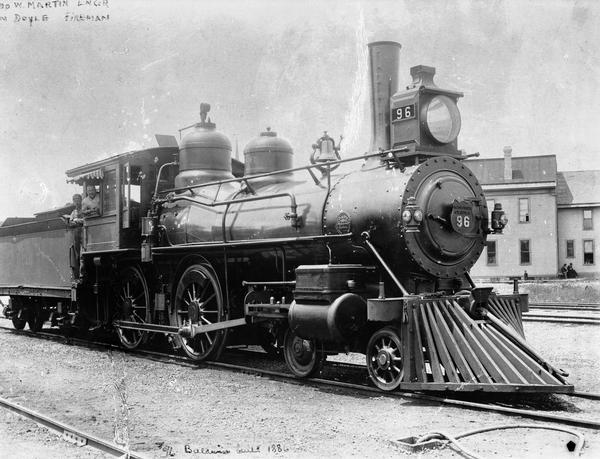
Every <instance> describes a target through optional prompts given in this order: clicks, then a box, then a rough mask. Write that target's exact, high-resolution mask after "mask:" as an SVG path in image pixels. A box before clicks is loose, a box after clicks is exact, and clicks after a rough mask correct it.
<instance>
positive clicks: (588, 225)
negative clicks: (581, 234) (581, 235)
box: [583, 209, 594, 230]
mask: <svg viewBox="0 0 600 459" xmlns="http://www.w3.org/2000/svg"><path fill="white" fill-rule="evenodd" d="M593 228H594V224H593V223H592V209H584V211H583V229H584V230H591V229H593Z"/></svg>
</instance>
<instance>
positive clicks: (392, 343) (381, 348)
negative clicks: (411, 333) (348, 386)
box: [367, 327, 404, 391]
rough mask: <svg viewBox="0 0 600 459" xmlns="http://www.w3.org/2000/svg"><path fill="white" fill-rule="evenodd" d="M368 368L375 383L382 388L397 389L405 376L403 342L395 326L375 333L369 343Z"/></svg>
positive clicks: (386, 389)
mask: <svg viewBox="0 0 600 459" xmlns="http://www.w3.org/2000/svg"><path fill="white" fill-rule="evenodd" d="M367 368H368V370H369V376H370V378H371V380H372V381H373V383H374V384H375V385H376V386H377V387H378V388H380V389H382V390H385V391H390V390H394V389H396V388H397V387H398V386H399V385H400V382H401V381H402V378H403V376H404V369H403V366H402V344H401V341H400V337H399V336H398V332H397V330H396V329H395V328H393V327H385V328H382V329H381V330H378V331H377V332H375V333H374V334H373V336H372V337H371V339H370V340H369V344H368V345H367Z"/></svg>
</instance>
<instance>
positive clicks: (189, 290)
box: [0, 42, 573, 392]
mask: <svg viewBox="0 0 600 459" xmlns="http://www.w3.org/2000/svg"><path fill="white" fill-rule="evenodd" d="M399 50H400V45H399V44H397V43H395V42H376V43H371V44H369V61H370V62H369V64H370V77H371V108H372V129H373V137H372V145H371V149H370V152H368V153H366V154H364V155H362V156H359V157H353V158H342V156H341V155H340V145H339V143H336V141H335V140H334V139H333V138H331V137H330V136H329V135H328V134H327V133H326V132H325V133H324V135H323V136H321V137H320V138H319V139H318V140H317V141H316V142H315V144H314V145H313V154H312V156H311V161H310V164H308V165H305V166H301V167H293V149H292V147H291V145H290V144H289V143H288V142H287V141H286V140H284V139H283V138H281V137H279V136H278V135H277V133H276V132H274V131H272V130H270V129H269V128H267V130H266V131H265V132H262V133H261V134H260V135H259V136H258V137H257V138H255V139H253V140H251V141H250V142H249V143H248V144H247V146H246V147H245V149H244V160H245V161H244V163H241V162H239V161H237V160H235V159H232V157H231V152H232V148H231V143H230V141H229V139H228V138H227V137H226V136H224V135H223V134H222V133H219V132H218V131H217V130H216V125H215V123H213V122H212V121H211V119H210V118H209V117H208V114H209V110H210V106H209V105H208V104H202V105H201V110H200V122H198V123H196V124H194V125H192V126H190V127H188V130H189V132H187V133H186V135H185V136H184V137H183V138H182V139H181V141H180V142H179V144H177V142H175V143H171V144H170V145H169V144H166V145H163V146H161V147H157V148H149V149H143V150H139V151H133V152H127V153H124V154H121V155H118V156H114V157H111V158H108V159H105V160H102V161H98V162H94V163H91V164H86V165H83V166H80V167H77V168H74V169H71V170H69V171H67V177H68V180H69V181H71V182H73V183H76V184H79V185H82V186H83V187H84V189H85V187H86V186H87V185H90V184H91V185H94V186H96V187H98V188H99V190H100V195H101V207H102V209H101V214H100V215H98V216H94V217H89V218H86V219H85V223H84V227H83V246H82V251H81V260H78V259H77V257H76V256H75V254H76V250H75V249H76V248H75V247H73V242H72V236H73V235H72V233H73V232H74V231H76V229H72V228H67V229H65V227H64V224H63V223H61V221H60V219H59V218H58V215H59V214H61V213H63V212H64V211H65V209H58V210H55V211H50V212H46V213H42V214H38V215H36V217H35V218H34V219H30V220H28V221H9V222H5V224H4V225H3V226H2V227H0V266H2V269H1V273H2V274H0V276H1V277H0V294H3V295H9V296H10V297H11V301H10V305H9V307H8V308H7V310H6V311H5V313H6V314H7V315H8V316H9V317H10V318H12V321H13V324H14V326H15V327H16V328H23V327H24V326H25V324H26V323H29V326H30V328H31V329H32V330H34V331H35V330H39V329H40V328H41V326H42V324H43V323H44V321H46V320H48V319H49V320H51V322H52V324H54V325H62V326H64V327H78V328H80V329H86V328H88V327H97V326H100V325H103V326H107V327H114V330H115V331H116V333H117V334H118V337H119V339H120V341H121V343H122V344H123V346H125V347H126V348H130V349H133V348H136V347H137V346H139V345H141V344H142V343H143V342H145V341H146V340H147V339H148V338H149V337H150V336H154V335H156V334H164V335H166V336H167V337H168V338H169V340H170V342H171V343H172V345H173V346H174V347H176V348H180V349H181V350H182V351H183V352H184V353H185V354H186V355H187V356H188V357H190V358H191V359H194V360H198V361H202V360H206V359H218V358H219V356H220V354H221V352H222V351H223V348H224V347H225V346H226V345H231V344H236V343H237V344H239V343H241V344H260V345H262V347H263V348H264V349H265V350H266V351H267V352H269V353H272V354H277V353H283V355H284V357H285V360H286V363H287V366H288V367H289V369H290V371H291V372H292V373H293V374H294V375H296V376H298V377H308V376H311V375H314V374H315V373H316V372H318V371H319V370H320V368H321V365H322V363H323V361H324V360H325V358H326V356H327V355H333V354H337V353H340V352H360V353H363V354H365V355H366V364H367V369H368V373H369V376H370V378H371V380H372V382H373V384H375V385H376V386H377V387H379V388H380V389H382V390H394V389H396V388H401V389H409V390H410V389H412V390H436V391H439V390H454V391H494V392H496V391H500V392H502V391H504V392H507V391H521V392H523V391H531V392H537V391H547V392H570V391H572V390H573V386H571V385H569V384H568V383H567V382H566V381H565V379H564V376H565V374H564V372H562V370H558V369H556V368H554V367H552V366H551V365H550V364H549V363H548V362H546V361H545V360H543V358H542V357H540V356H539V355H538V354H537V353H536V352H535V351H534V350H533V349H531V348H530V347H529V345H528V344H527V343H526V342H525V340H524V333H523V326H522V322H521V313H522V311H524V310H527V296H526V295H520V294H514V295H496V294H495V293H493V292H492V291H491V289H489V288H479V287H476V285H475V284H474V282H473V281H472V279H471V278H470V276H469V270H470V268H471V267H472V266H473V264H474V263H475V262H476V260H477V259H478V257H479V256H480V254H481V252H482V250H483V247H484V246H485V242H486V237H487V235H488V234H490V233H501V232H502V229H503V228H504V226H505V225H506V223H507V220H506V217H505V215H504V212H503V211H502V206H501V204H499V203H496V204H495V205H494V209H488V208H487V204H486V200H485V196H484V193H483V190H482V187H481V184H480V183H479V182H478V180H477V178H476V177H475V175H474V174H473V173H472V172H471V171H470V170H469V168H468V167H467V165H466V164H465V162H464V159H465V158H466V155H464V154H463V152H462V151H461V150H459V149H458V147H457V137H458V134H459V131H460V122H461V120H460V113H459V110H458V107H457V101H458V99H459V98H460V97H461V96H462V94H461V93H459V92H456V91H449V90H445V89H441V88H439V87H438V86H437V85H436V84H435V83H434V81H433V76H434V74H435V69H434V68H432V67H427V66H417V67H413V68H412V69H411V75H412V78H413V81H412V83H411V84H409V85H408V86H407V87H406V89H405V90H399V89H398V64H399V62H398V59H399ZM66 210H68V209H66ZM39 254H42V256H40V255H39ZM69 254H70V256H69ZM80 265H81V274H80V276H76V275H73V273H74V272H75V273H76V272H77V271H79V266H80Z"/></svg>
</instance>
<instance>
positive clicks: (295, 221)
mask: <svg viewBox="0 0 600 459" xmlns="http://www.w3.org/2000/svg"><path fill="white" fill-rule="evenodd" d="M286 196H287V197H289V198H290V210H291V212H287V213H286V214H285V215H284V218H285V219H286V220H291V221H292V227H293V228H296V229H297V228H299V227H300V225H301V224H302V222H301V218H300V217H299V216H298V213H297V211H298V205H297V204H296V197H295V196H294V195H293V194H292V193H287V192H282V193H273V194H266V195H262V196H251V197H249V198H240V199H227V200H225V201H213V202H204V201H201V200H199V199H195V198H192V197H189V196H183V195H174V194H172V195H169V196H167V198H166V199H164V200H160V201H162V202H175V201H188V202H192V203H194V204H198V205H200V206H204V207H218V206H229V205H231V204H240V203H243V202H253V201H262V200H265V199H273V198H283V197H286ZM226 213H227V210H226V211H225V214H226ZM223 218H225V216H223ZM223 238H224V239H225V234H223Z"/></svg>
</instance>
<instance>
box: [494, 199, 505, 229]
mask: <svg viewBox="0 0 600 459" xmlns="http://www.w3.org/2000/svg"><path fill="white" fill-rule="evenodd" d="M507 223H508V218H506V214H505V213H504V211H503V210H502V204H500V203H496V204H494V210H493V211H492V233H494V234H502V230H504V227H505V226H506V224H507Z"/></svg>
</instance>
